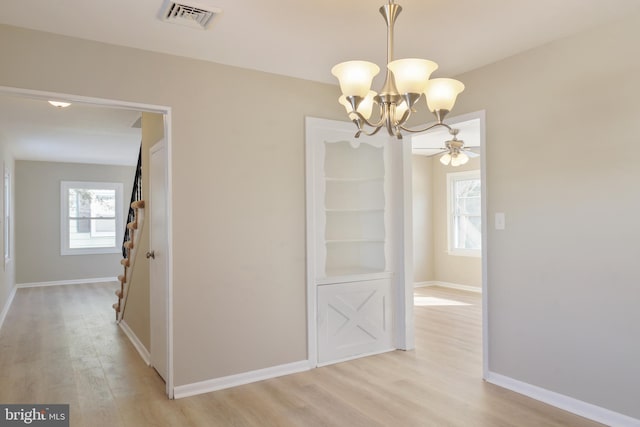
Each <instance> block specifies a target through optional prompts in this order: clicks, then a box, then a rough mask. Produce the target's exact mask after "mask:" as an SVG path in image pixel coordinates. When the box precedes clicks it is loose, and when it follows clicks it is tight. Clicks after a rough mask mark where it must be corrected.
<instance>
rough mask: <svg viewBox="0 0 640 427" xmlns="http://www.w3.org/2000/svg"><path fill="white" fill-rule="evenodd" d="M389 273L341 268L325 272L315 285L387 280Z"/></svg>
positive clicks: (356, 268)
mask: <svg viewBox="0 0 640 427" xmlns="http://www.w3.org/2000/svg"><path fill="white" fill-rule="evenodd" d="M391 276H392V274H391V272H389V271H379V270H375V269H367V268H363V267H352V268H341V269H335V270H331V271H327V275H326V277H318V278H317V279H316V284H318V285H332V284H335V283H345V282H358V281H363V280H376V279H389V278H391Z"/></svg>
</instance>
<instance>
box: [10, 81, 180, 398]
mask: <svg viewBox="0 0 640 427" xmlns="http://www.w3.org/2000/svg"><path fill="white" fill-rule="evenodd" d="M0 95H14V96H21V97H25V98H32V99H41V100H43V101H46V100H49V99H64V100H66V101H70V102H72V103H77V104H86V105H96V106H101V107H109V108H121V109H130V110H138V111H142V112H148V113H157V114H162V115H163V122H164V137H165V140H166V144H167V145H166V146H167V151H166V159H165V160H166V165H167V182H166V183H165V186H166V189H165V190H166V194H167V214H166V215H167V230H166V233H167V276H168V277H167V295H166V301H167V381H166V388H165V392H166V394H167V396H168V397H169V398H170V399H173V397H174V390H173V389H174V372H173V225H172V222H173V221H172V218H173V203H172V200H173V194H172V191H171V182H172V181H173V171H172V164H171V158H172V147H173V143H172V135H171V123H172V120H171V107H169V106H166V105H154V104H145V103H138V102H129V101H122V100H117V99H107V98H96V97H90V96H82V95H74V94H69V93H62V92H48V91H42V90H33V89H22V88H14V87H9V86H0Z"/></svg>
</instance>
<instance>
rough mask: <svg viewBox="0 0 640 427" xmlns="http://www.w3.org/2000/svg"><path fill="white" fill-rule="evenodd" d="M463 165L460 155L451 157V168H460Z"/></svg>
mask: <svg viewBox="0 0 640 427" xmlns="http://www.w3.org/2000/svg"><path fill="white" fill-rule="evenodd" d="M461 164H462V162H461V159H460V157H459V155H458V154H454V155H453V156H451V166H460V165H461Z"/></svg>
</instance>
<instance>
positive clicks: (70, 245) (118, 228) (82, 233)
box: [60, 181, 124, 255]
mask: <svg viewBox="0 0 640 427" xmlns="http://www.w3.org/2000/svg"><path fill="white" fill-rule="evenodd" d="M60 193H61V203H60V205H61V207H62V214H61V218H62V226H61V253H62V255H83V254H104V253H118V252H120V246H121V245H122V235H123V233H124V225H123V209H122V184H121V183H113V182H72V181H62V184H61V191H60Z"/></svg>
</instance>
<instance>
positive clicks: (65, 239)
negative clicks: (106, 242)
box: [60, 181, 124, 256]
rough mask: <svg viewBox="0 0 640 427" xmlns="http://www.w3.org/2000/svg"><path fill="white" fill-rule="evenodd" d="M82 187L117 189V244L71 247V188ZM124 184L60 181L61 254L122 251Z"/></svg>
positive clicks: (87, 188) (92, 253)
mask: <svg viewBox="0 0 640 427" xmlns="http://www.w3.org/2000/svg"><path fill="white" fill-rule="evenodd" d="M72 188H80V189H84V190H115V201H116V215H115V222H116V225H115V227H116V237H115V246H112V247H106V248H105V247H94V248H71V247H69V244H70V243H69V219H70V218H69V189H72ZM122 193H123V185H122V183H121V182H94V181H61V182H60V255H63V256H65V255H94V254H116V253H121V252H122V239H123V236H124V209H123V208H122V203H123V195H122Z"/></svg>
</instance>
